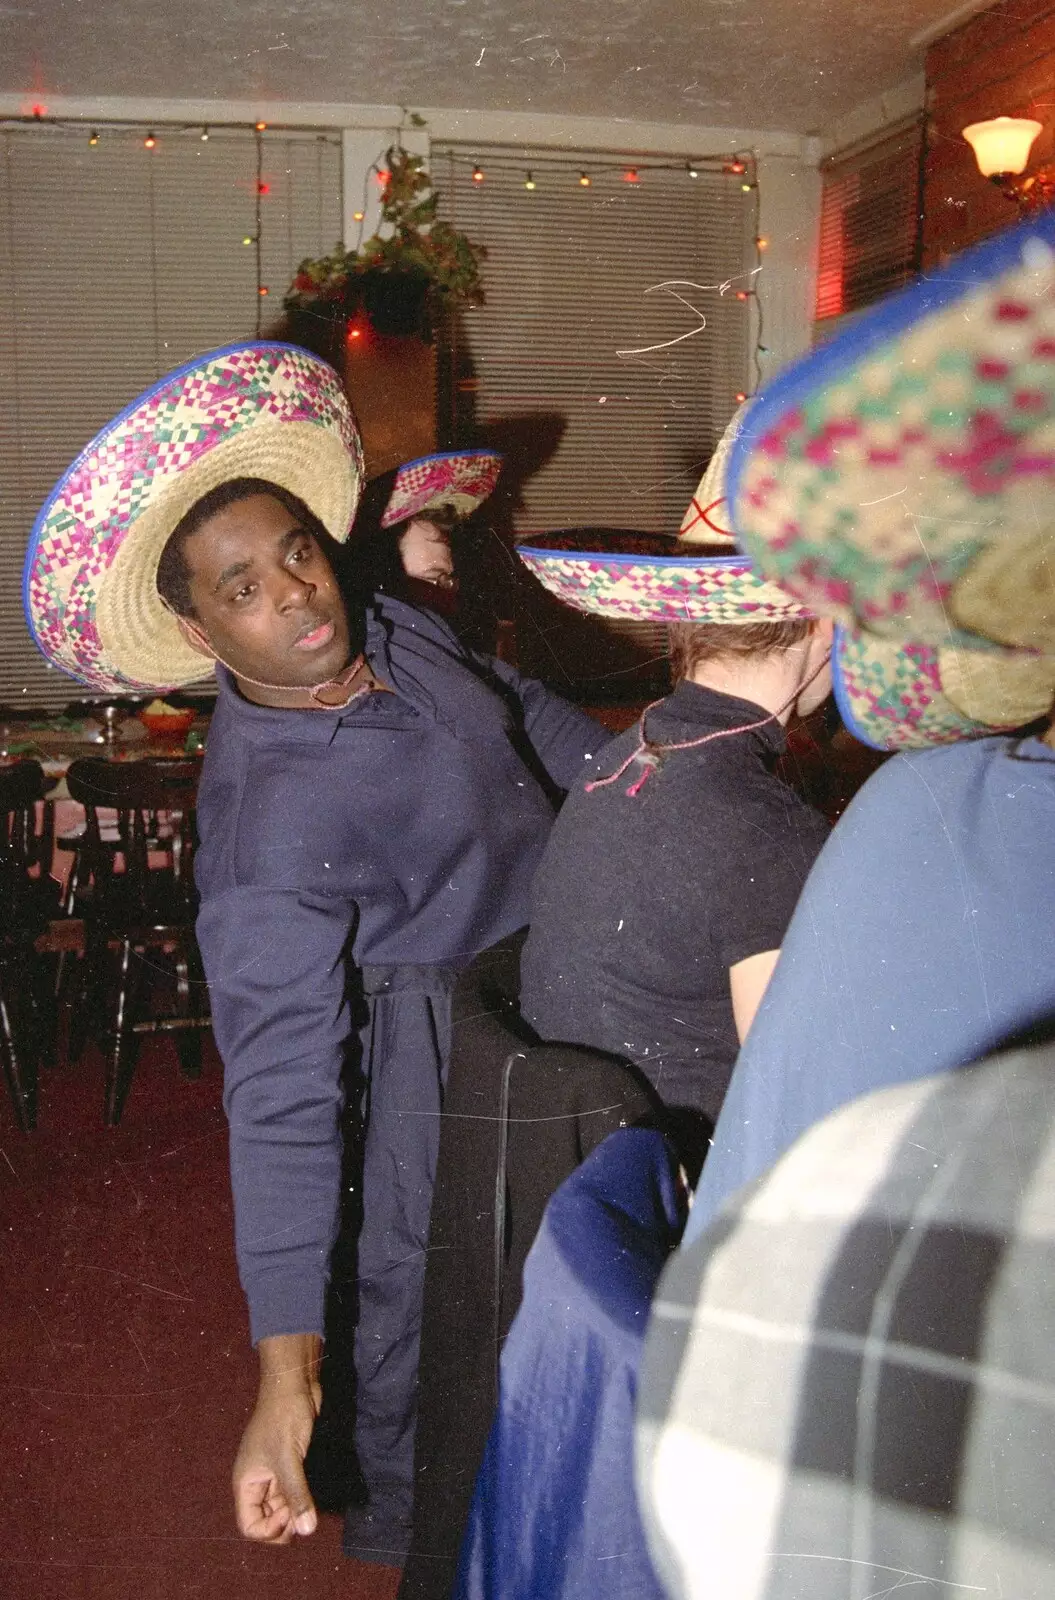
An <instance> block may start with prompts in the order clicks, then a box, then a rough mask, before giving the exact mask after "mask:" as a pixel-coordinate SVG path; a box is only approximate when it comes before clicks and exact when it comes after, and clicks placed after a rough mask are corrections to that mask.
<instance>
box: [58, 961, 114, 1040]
mask: <svg viewBox="0 0 1055 1600" xmlns="http://www.w3.org/2000/svg"><path fill="white" fill-rule="evenodd" d="M106 965H107V956H106V941H105V940H104V939H103V940H100V939H99V938H98V937H96V936H94V935H93V934H92V933H91V932H90V931H86V932H85V938H84V954H83V955H82V956H77V957H76V958H75V959H74V962H73V965H72V966H71V967H67V969H66V976H65V978H64V979H63V987H64V990H65V994H64V996H63V998H64V999H65V1000H66V1002H67V1003H68V1005H69V1011H70V1026H69V1034H68V1037H67V1043H66V1055H67V1058H68V1060H69V1061H70V1062H71V1064H72V1063H73V1062H75V1061H79V1060H80V1058H81V1056H82V1055H83V1054H84V1047H85V1045H86V1044H87V1043H88V1040H89V1039H90V1038H92V1036H93V1035H95V1036H101V1035H103V1034H104V1033H105V1031H106Z"/></svg>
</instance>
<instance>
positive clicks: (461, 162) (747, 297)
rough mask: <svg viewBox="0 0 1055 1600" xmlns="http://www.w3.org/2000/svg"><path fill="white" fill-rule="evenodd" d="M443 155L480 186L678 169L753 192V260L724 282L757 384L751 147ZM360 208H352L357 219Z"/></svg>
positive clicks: (536, 185)
mask: <svg viewBox="0 0 1055 1600" xmlns="http://www.w3.org/2000/svg"><path fill="white" fill-rule="evenodd" d="M434 154H435V155H437V156H440V155H442V156H443V158H444V159H445V160H446V162H447V163H448V165H449V166H451V167H459V166H460V167H462V168H463V169H467V170H468V175H469V180H470V182H471V183H472V184H473V186H474V188H477V189H483V188H485V186H486V185H487V183H488V182H489V181H491V180H493V179H499V180H503V181H509V180H510V179H513V180H514V181H517V182H519V183H520V184H521V185H522V187H523V189H524V191H525V193H526V194H528V195H531V194H535V193H537V192H538V191H539V190H540V187H541V188H543V189H551V188H552V187H554V186H562V187H563V188H564V189H565V190H567V189H569V188H572V189H574V188H578V189H580V190H590V189H592V188H593V187H594V182H595V179H599V178H602V177H610V176H614V177H615V179H616V181H617V182H620V183H622V184H624V185H625V186H626V187H627V188H628V189H630V190H637V189H641V188H643V187H644V186H646V185H647V184H648V181H649V175H650V174H659V173H674V174H678V173H681V174H683V175H684V176H685V178H686V179H687V180H688V181H689V182H690V183H693V182H698V181H699V180H700V179H701V178H703V177H705V176H713V175H717V176H719V177H721V178H723V179H726V180H728V181H729V182H730V184H735V185H736V188H737V189H738V190H739V192H740V193H741V194H743V195H744V196H751V197H753V209H752V216H751V219H750V223H749V237H750V238H751V239H752V240H753V248H754V261H753V263H751V265H750V266H749V267H748V270H747V271H746V272H745V273H744V274H743V279H742V280H741V282H740V283H739V285H738V286H735V287H734V285H733V284H730V285H728V290H729V293H730V294H731V295H732V297H733V298H734V299H735V300H737V301H738V302H740V303H741V304H743V305H744V306H745V308H747V309H748V311H749V313H750V312H751V311H752V310H753V330H752V331H753V339H752V340H751V354H750V357H749V365H750V367H751V369H752V379H753V385H752V387H753V389H758V388H759V387H760V386H761V384H762V380H763V357H764V356H766V355H768V354H769V350H768V348H767V346H766V344H765V343H764V332H765V318H764V313H763V307H762V301H761V298H760V296H759V293H758V290H757V288H756V287H755V284H756V281H757V279H758V275H759V273H760V272H761V270H762V266H763V256H764V255H765V252H766V250H767V249H768V248H769V240H768V239H767V238H766V237H765V235H764V234H763V233H762V232H761V197H760V192H759V184H758V161H757V157H756V155H755V152H754V151H752V150H737V151H732V152H726V153H722V154H710V155H701V156H685V157H681V158H678V159H670V158H667V159H648V158H642V159H640V160H633V161H627V160H625V159H624V160H622V161H611V160H608V159H605V157H603V156H598V157H597V158H595V159H586V158H584V159H582V160H581V161H580V160H578V159H576V160H569V158H568V157H567V156H555V157H546V156H544V155H537V156H532V157H531V158H530V160H529V161H528V160H525V159H524V158H518V157H517V155H516V154H515V153H513V152H505V151H503V152H501V153H499V154H496V155H491V156H489V157H488V158H487V159H486V160H485V159H483V158H480V157H477V156H473V155H469V154H465V153H462V152H460V151H456V150H453V149H450V148H440V149H438V150H437V151H435V152H434ZM359 217H360V213H358V212H357V213H356V220H359ZM733 398H734V399H735V400H736V402H737V404H738V405H739V404H742V402H743V401H745V400H746V399H747V398H748V393H747V391H746V390H739V391H738V392H737V393H736V394H735V395H734V397H733Z"/></svg>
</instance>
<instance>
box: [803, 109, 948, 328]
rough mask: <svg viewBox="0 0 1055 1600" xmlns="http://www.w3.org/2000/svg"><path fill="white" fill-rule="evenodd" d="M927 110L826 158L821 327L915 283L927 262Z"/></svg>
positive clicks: (819, 288)
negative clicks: (922, 238) (923, 258)
mask: <svg viewBox="0 0 1055 1600" xmlns="http://www.w3.org/2000/svg"><path fill="white" fill-rule="evenodd" d="M922 139H923V125H922V122H921V121H920V119H919V118H914V119H913V120H912V121H911V122H909V123H906V124H904V125H903V126H901V127H900V128H898V129H896V130H895V131H894V132H892V133H888V134H886V135H884V137H883V138H882V139H878V140H874V141H871V142H870V143H868V144H867V145H864V146H863V147H857V148H855V149H853V150H851V151H847V152H843V153H841V154H836V155H833V156H830V157H829V158H828V159H827V160H826V161H825V162H824V163H823V165H822V167H821V173H822V178H823V188H822V195H821V223H820V244H819V251H818V265H817V305H816V319H817V325H818V328H817V331H818V333H819V334H820V335H821V336H822V337H825V336H827V334H829V333H831V332H833V331H834V329H835V328H836V327H837V326H838V323H837V320H836V319H838V318H840V317H844V316H848V315H850V314H851V313H853V312H855V311H861V310H863V309H864V307H865V306H869V305H871V304H872V303H873V302H874V301H876V300H881V299H882V298H883V296H884V295H886V294H889V293H890V292H891V291H892V290H894V289H899V288H900V287H901V286H902V285H903V284H905V283H908V282H909V280H910V279H911V278H913V277H914V276H915V274H916V273H917V271H918V270H919V227H920V176H921V165H920V162H921V146H922Z"/></svg>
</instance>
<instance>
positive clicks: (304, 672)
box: [185, 494, 350, 705]
mask: <svg viewBox="0 0 1055 1600" xmlns="http://www.w3.org/2000/svg"><path fill="white" fill-rule="evenodd" d="M185 551H186V560H187V566H188V568H189V571H190V592H191V599H192V600H193V602H194V610H195V617H194V618H193V619H191V620H193V621H195V622H196V623H197V625H198V626H199V627H200V628H201V631H202V632H203V633H204V634H205V636H206V638H207V639H208V641H209V644H210V645H211V646H212V648H213V649H214V650H215V652H216V654H217V655H218V656H219V657H220V658H221V660H223V661H224V662H226V664H227V665H228V666H229V667H230V668H231V669H232V671H233V672H234V674H235V676H236V677H238V678H247V679H254V678H255V679H258V680H260V682H262V683H266V684H275V685H277V686H279V687H280V688H286V689H304V688H310V687H312V686H313V685H315V684H320V683H325V682H326V681H327V680H329V679H330V678H333V677H335V676H336V675H337V673H339V672H340V671H342V669H343V668H344V667H346V666H347V664H348V658H349V649H350V647H349V631H348V617H347V613H346V611H345V605H344V599H343V597H342V595H341V592H340V590H339V588H338V586H337V580H336V578H335V577H334V574H333V568H332V567H331V566H330V563H329V562H328V561H327V559H326V557H325V555H324V554H323V552H322V550H321V548H320V547H319V544H318V542H317V541H316V539H315V537H314V535H313V534H312V533H310V532H309V531H308V529H307V528H305V527H303V526H302V525H301V523H300V521H299V520H298V518H297V517H296V515H295V514H294V513H293V512H292V511H289V510H287V508H286V507H285V506H284V505H283V504H282V502H281V501H280V500H276V499H275V498H274V496H272V495H269V494H254V495H249V496H247V497H246V498H245V499H244V500H236V501H234V502H233V504H231V505H229V506H225V507H224V509H223V510H222V511H217V512H216V513H215V515H214V516H212V517H209V518H208V520H207V521H205V522H203V523H202V525H201V527H200V528H198V529H196V530H195V532H194V533H193V534H191V536H190V538H189V539H188V540H187V543H186V546H185ZM250 698H252V699H256V700H258V701H261V702H262V703H263V704H275V705H282V704H285V703H286V702H285V700H284V699H283V698H282V696H281V695H279V696H277V697H275V696H271V697H267V696H266V695H265V693H264V692H262V691H259V690H256V691H254V692H253V693H251V694H250Z"/></svg>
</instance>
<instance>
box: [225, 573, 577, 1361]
mask: <svg viewBox="0 0 1055 1600" xmlns="http://www.w3.org/2000/svg"><path fill="white" fill-rule="evenodd" d="M366 651H367V655H368V658H369V660H370V662H371V664H372V666H373V668H374V671H375V673H376V675H377V676H378V677H379V678H380V679H381V680H382V681H383V682H384V683H386V684H388V685H390V686H391V687H392V689H393V690H394V691H395V692H394V693H391V694H390V693H381V692H375V693H371V694H368V695H365V696H362V697H360V698H359V699H357V700H355V701H353V702H352V704H351V705H349V706H348V707H346V708H345V709H343V710H340V711H323V710H306V711H290V710H273V709H271V708H268V707H264V706H257V705H252V704H250V703H249V702H248V701H246V700H244V699H243V698H242V697H241V696H240V695H239V694H238V692H237V690H236V689H235V686H234V683H233V680H232V678H231V676H230V675H229V674H228V673H227V672H225V671H224V669H222V668H220V669H218V674H219V681H220V692H219V697H218V700H217V705H216V712H215V715H214V717H213V721H212V726H211V728H210V730H209V739H208V749H207V752H206V756H205V763H204V769H203V772H202V778H201V783H200V786H199V792H198V823H199V829H200V834H201V848H200V850H199V853H198V858H197V869H196V870H197V881H198V887H199V890H200V893H201V901H202V904H201V912H200V916H199V920H198V938H199V942H200V945H201V950H202V955H203V958H204V961H205V970H206V976H207V978H208V981H209V990H210V997H211V1006H212V1016H213V1027H214V1031H215V1034H216V1039H217V1043H218V1044H219V1047H220V1052H221V1055H222V1056H223V1060H224V1067H225V1105H226V1108H227V1113H228V1117H229V1120H230V1129H231V1174H232V1184H233V1189H234V1200H235V1226H236V1240H237V1250H238V1263H239V1271H240V1274H241V1278H242V1284H243V1287H244V1288H245V1291H246V1295H247V1297H248V1300H249V1308H250V1320H251V1324H252V1332H253V1338H254V1340H256V1339H260V1338H262V1337H265V1336H267V1335H272V1334H280V1333H304V1332H321V1331H322V1311H323V1294H324V1289H325V1284H326V1278H327V1272H328V1265H329V1255H330V1250H331V1247H332V1243H333V1239H334V1234H335V1229H336V1219H337V1204H338V1194H339V1182H340V1136H339V1128H338V1119H339V1115H340V1109H341V1088H340V1077H341V1071H342V1068H343V1065H344V1056H345V1049H346V1046H347V1043H348V1040H349V1037H350V1035H351V1033H352V1029H353V1024H352V1019H351V1015H350V1009H349V1004H348V999H347V994H346V990H347V969H346V962H347V960H348V959H349V958H350V959H351V960H352V961H354V962H355V963H356V964H358V965H360V966H365V965H387V964H390V963H392V964H400V965H415V966H418V965H421V966H433V965H444V966H460V965H464V964H465V963H467V962H468V961H470V960H471V959H472V957H473V956H474V955H475V954H477V953H478V952H479V951H480V950H483V949H485V948H486V947H487V946H488V945H490V944H492V943H494V942H495V941H496V940H498V939H501V938H502V937H504V936H505V935H506V934H508V933H511V932H513V931H514V930H515V929H517V928H519V927H521V926H523V924H524V923H525V922H526V921H527V917H528V896H529V890H530V886H531V880H532V877H533V874H534V871H535V868H536V866H537V864H538V861H539V857H540V856H541V853H542V850H543V847H544V845H545V843H546V839H547V836H548V834H549V830H550V825H551V823H552V821H553V815H554V809H553V804H552V801H551V799H550V796H549V794H548V793H547V789H546V784H547V781H548V782H549V784H551V785H552V786H553V787H554V788H555V789H567V788H569V787H570V786H571V785H572V784H573V783H574V782H575V780H576V779H577V778H578V777H579V775H580V774H581V773H582V771H583V764H584V761H589V760H590V759H591V757H592V755H593V753H594V752H595V751H597V750H599V749H600V748H601V746H602V745H603V744H604V743H605V742H606V741H607V738H608V735H607V734H606V732H605V731H604V729H602V728H600V727H598V725H597V724H596V723H594V722H593V721H591V719H590V718H589V717H587V716H585V715H584V714H583V713H582V712H580V711H578V710H576V709H575V708H574V707H572V706H570V705H568V704H567V703H566V702H565V701H563V700H561V699H559V698H558V697H557V696H556V695H553V694H551V693H550V692H549V690H548V689H546V688H544V687H543V685H542V684H540V683H537V682H534V681H532V680H530V679H525V678H522V677H520V676H519V674H518V673H516V672H515V671H513V669H512V668H510V667H508V666H506V665H505V664H504V663H502V662H496V661H491V660H484V659H482V658H477V657H473V656H471V655H469V654H468V653H467V652H466V651H465V649H464V648H463V647H462V645H461V644H459V642H458V641H457V639H456V638H455V636H454V634H453V633H452V632H451V630H450V629H449V628H448V626H447V625H446V624H445V623H444V622H442V621H441V620H440V618H438V617H436V616H433V615H432V614H431V613H430V612H423V611H418V610H417V609H416V608H414V607H413V606H409V605H406V604H404V603H403V602H401V601H399V600H395V599H392V598H390V597H387V596H386V597H384V598H379V599H378V600H377V601H375V603H374V606H373V608H372V611H371V614H370V616H369V618H368V625H367V643H366ZM533 769H534V770H533Z"/></svg>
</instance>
